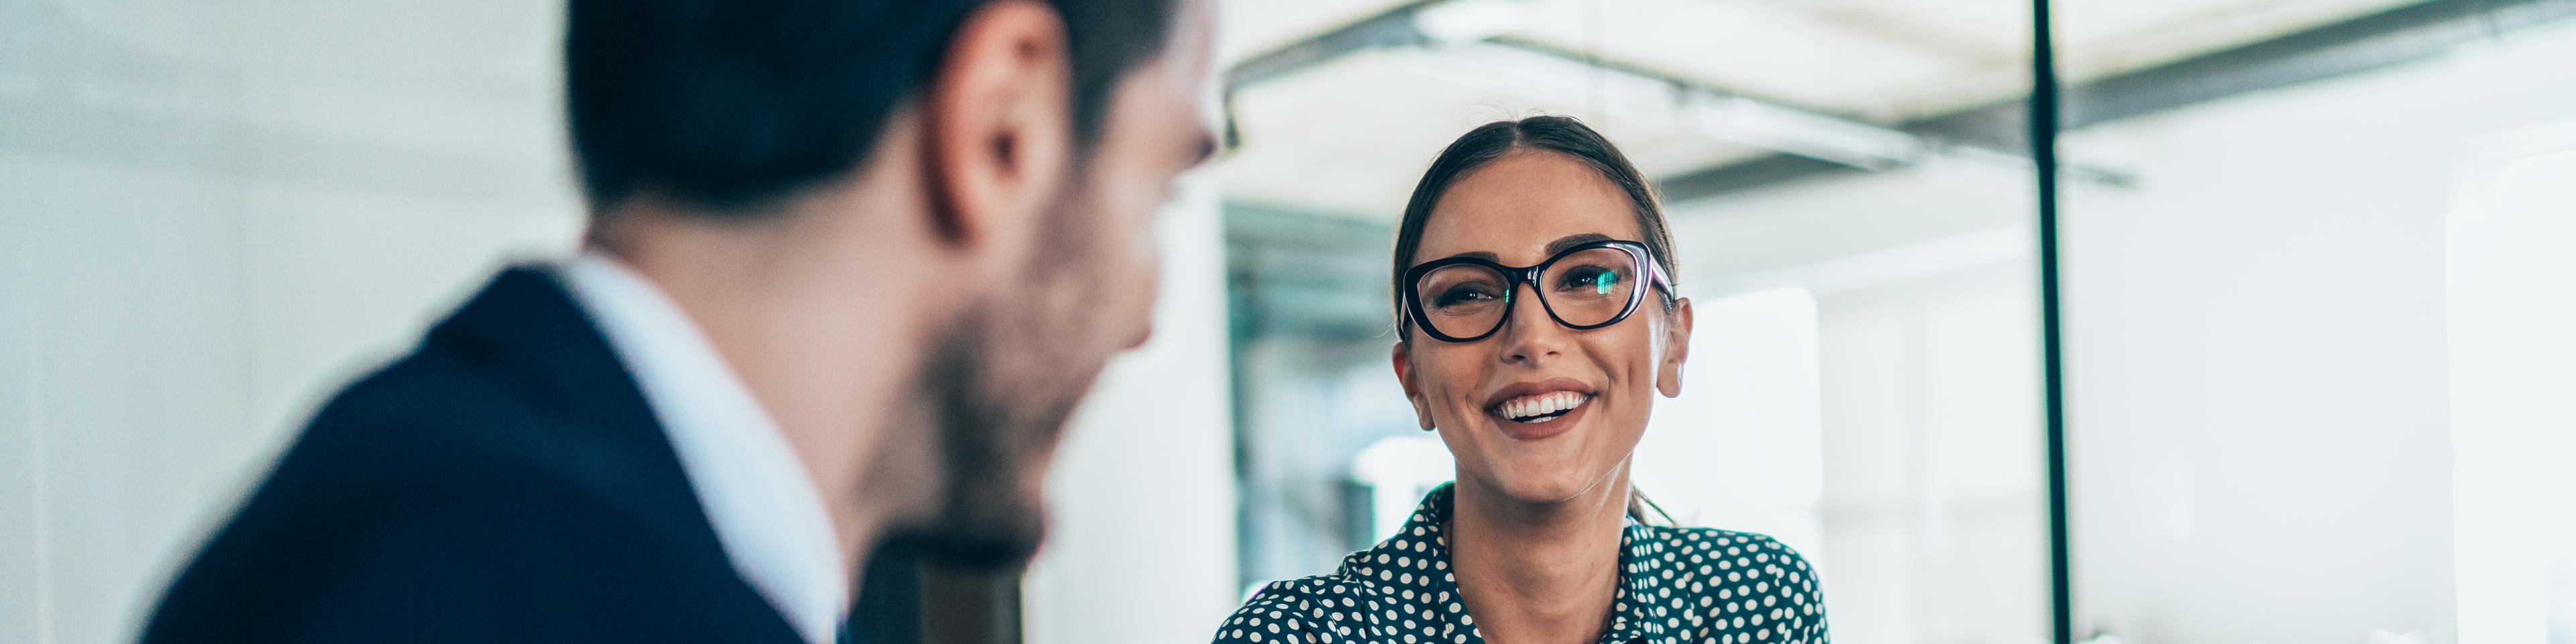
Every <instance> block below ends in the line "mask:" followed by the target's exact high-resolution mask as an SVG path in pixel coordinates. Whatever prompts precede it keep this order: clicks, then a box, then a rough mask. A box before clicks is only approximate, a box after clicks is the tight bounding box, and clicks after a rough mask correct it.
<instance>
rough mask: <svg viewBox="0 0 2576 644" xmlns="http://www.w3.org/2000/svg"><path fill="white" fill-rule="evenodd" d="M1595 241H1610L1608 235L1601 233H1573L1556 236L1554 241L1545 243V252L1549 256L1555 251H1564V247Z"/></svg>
mask: <svg viewBox="0 0 2576 644" xmlns="http://www.w3.org/2000/svg"><path fill="white" fill-rule="evenodd" d="M1597 241H1610V236H1609V235H1604V234H1601V233H1575V234H1572V235H1566V236H1564V237H1558V238H1556V241H1552V242H1548V243H1547V254H1548V255H1549V256H1554V255H1556V254H1557V253H1562V252H1565V249H1568V248H1573V247H1575V246H1578V245H1582V244H1589V243H1592V242H1597Z"/></svg>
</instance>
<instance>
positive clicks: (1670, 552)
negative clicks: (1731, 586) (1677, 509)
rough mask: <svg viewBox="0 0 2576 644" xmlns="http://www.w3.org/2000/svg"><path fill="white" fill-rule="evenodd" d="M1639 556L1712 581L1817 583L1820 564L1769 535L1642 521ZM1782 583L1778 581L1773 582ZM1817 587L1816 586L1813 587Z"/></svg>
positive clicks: (1634, 545)
mask: <svg viewBox="0 0 2576 644" xmlns="http://www.w3.org/2000/svg"><path fill="white" fill-rule="evenodd" d="M1639 528H1640V530H1639V533H1640V535H1641V538H1639V539H1636V540H1635V541H1638V542H1640V543H1632V544H1631V548H1633V552H1632V553H1631V554H1633V555H1634V556H1637V557H1639V558H1642V559H1645V560H1648V561H1653V562H1655V563H1654V564H1653V565H1654V566H1655V567H1659V568H1665V569H1671V570H1673V571H1674V573H1675V574H1694V573H1695V574H1696V576H1699V577H1703V578H1711V579H1712V580H1713V581H1728V582H1736V581H1775V580H1777V581H1787V582H1791V583H1792V584H1794V585H1796V586H1803V587H1807V588H1813V585H1814V580H1815V568H1814V567H1812V566H1810V565H1808V563H1807V557H1806V556H1805V555H1802V554H1799V553H1798V550H1797V549H1796V548H1791V547H1789V545H1788V544H1785V543H1781V542H1780V540H1779V539H1774V538H1772V537H1771V536H1770V535H1766V534H1761V533H1756V532H1742V531H1737V530H1724V529H1719V528H1690V527H1673V526H1656V525H1640V526H1639ZM1772 585H1777V584H1772ZM1810 592H1812V590H1811V591H1810Z"/></svg>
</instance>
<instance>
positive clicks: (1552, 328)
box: [1500, 284, 1567, 364]
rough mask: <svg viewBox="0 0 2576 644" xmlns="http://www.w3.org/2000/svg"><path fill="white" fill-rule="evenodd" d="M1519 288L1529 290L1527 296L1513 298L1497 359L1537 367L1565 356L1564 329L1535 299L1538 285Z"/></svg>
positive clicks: (1526, 285)
mask: <svg viewBox="0 0 2576 644" xmlns="http://www.w3.org/2000/svg"><path fill="white" fill-rule="evenodd" d="M1521 286H1523V287H1526V288H1528V289H1529V294H1528V296H1527V297H1514V298H1512V303H1511V306H1512V316H1511V319H1510V320H1509V321H1506V322H1504V324H1503V332H1502V339H1503V343H1502V345H1501V349H1502V355H1501V356H1500V357H1501V358H1502V361H1503V362H1506V363H1513V362H1518V363H1528V364H1537V363H1538V362H1540V361H1542V360H1546V359H1549V358H1554V357H1556V356H1558V355H1560V354H1562V353H1564V345H1565V342H1566V331H1567V329H1566V328H1565V327H1564V326H1562V325H1559V324H1557V323H1556V318H1553V317H1549V316H1548V314H1547V305H1546V304H1545V303H1543V302H1540V301H1539V299H1538V285H1537V284H1522V285H1521ZM1513 294H1514V295H1515V296H1518V295H1519V294H1520V293H1519V292H1518V291H1515V292H1514V293H1513Z"/></svg>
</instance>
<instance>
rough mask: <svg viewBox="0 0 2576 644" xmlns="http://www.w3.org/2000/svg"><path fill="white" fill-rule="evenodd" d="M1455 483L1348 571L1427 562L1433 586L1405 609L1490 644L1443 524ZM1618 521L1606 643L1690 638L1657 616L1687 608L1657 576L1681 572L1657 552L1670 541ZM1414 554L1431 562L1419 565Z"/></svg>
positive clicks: (1377, 572)
mask: <svg viewBox="0 0 2576 644" xmlns="http://www.w3.org/2000/svg"><path fill="white" fill-rule="evenodd" d="M1455 487H1456V484H1455V483H1442V484H1440V487H1437V488H1433V489H1432V490H1431V493H1430V494H1428V495H1425V496H1423V497H1422V504H1421V505H1419V506H1416V507H1415V508H1414V511H1413V516H1412V517H1410V518H1408V519H1406V520H1405V522H1404V527H1403V528H1401V529H1399V530H1397V531H1396V535H1395V536H1394V537H1393V538H1390V539H1387V540H1386V541H1384V542H1381V543H1379V544H1377V546H1376V547H1374V548H1370V549H1368V550H1363V551H1360V552H1358V553H1355V554H1353V555H1352V556H1351V558H1350V559H1348V560H1346V561H1344V562H1343V563H1342V573H1343V574H1344V575H1345V576H1349V575H1354V574H1356V575H1357V576H1359V577H1361V578H1363V579H1378V578H1380V576H1389V577H1387V578H1388V579H1392V577H1391V576H1390V575H1398V574H1404V575H1409V574H1413V573H1411V572H1406V571H1405V570H1406V569H1419V570H1425V571H1426V572H1423V573H1422V575H1421V577H1420V579H1422V580H1424V581H1427V582H1428V584H1427V586H1428V590H1425V591H1421V592H1419V593H1414V592H1410V591H1408V592H1407V594H1406V595H1404V596H1403V597H1402V600H1403V601H1407V602H1409V603H1410V604H1411V605H1413V606H1415V610H1413V611H1406V612H1408V613H1429V614H1437V615H1441V616H1443V617H1444V618H1445V619H1446V620H1447V621H1448V622H1449V626H1452V627H1464V628H1463V629H1462V630H1465V631H1466V633H1465V635H1466V636H1467V638H1468V639H1467V640H1465V641H1466V642H1467V643H1468V644H1483V642H1484V641H1485V635H1484V633H1483V632H1482V631H1481V630H1479V629H1477V628H1474V626H1475V619H1474V618H1473V617H1470V616H1468V615H1467V611H1466V607H1465V604H1464V603H1463V602H1461V601H1460V600H1459V592H1458V581H1457V577H1456V576H1455V575H1454V574H1452V571H1451V570H1450V568H1449V536H1448V535H1447V534H1445V533H1444V532H1443V530H1442V526H1445V525H1447V524H1448V523H1449V516H1450V512H1451V511H1452V510H1453V509H1454V508H1455V505H1454V502H1455V497H1456V494H1457V491H1456V489H1455ZM1619 524H1620V525H1619V577H1620V583H1619V590H1618V592H1617V594H1615V595H1613V596H1612V597H1611V599H1610V628H1609V629H1608V630H1607V631H1605V632H1604V633H1603V635H1602V637H1601V640H1600V641H1601V644H1634V643H1638V642H1643V643H1645V644H1683V643H1682V641H1681V639H1680V638H1679V637H1677V636H1676V634H1674V633H1670V632H1667V629H1665V628H1664V623H1665V620H1663V619H1658V618H1659V617H1665V616H1667V615H1668V614H1669V612H1670V611H1674V610H1680V609H1681V607H1682V605H1683V604H1682V602H1681V600H1680V599H1679V598H1676V597H1672V596H1671V591H1669V590H1661V589H1657V588H1656V587H1655V586H1654V584H1652V583H1650V580H1652V579H1654V578H1655V577H1656V576H1658V575H1662V576H1667V577H1668V576H1671V575H1673V574H1674V573H1673V572H1672V571H1668V570H1663V569H1662V567H1661V566H1659V565H1658V564H1659V563H1661V562H1660V560H1659V559H1658V558H1657V557H1655V556H1654V555H1656V554H1658V553H1660V552H1662V550H1663V548H1664V545H1663V544H1662V542H1660V541H1658V540H1656V539H1655V538H1654V535H1653V533H1652V530H1653V528H1651V527H1649V526H1647V525H1645V524H1642V523H1638V522H1637V520H1636V519H1633V518H1629V517H1625V516H1622V517H1620V519H1619ZM1414 562H1425V563H1424V564H1423V565H1421V566H1415V565H1413V564H1414ZM1408 581H1410V580H1408ZM1442 635H1443V636H1444V637H1445V636H1449V635H1451V634H1450V633H1446V632H1444V633H1442Z"/></svg>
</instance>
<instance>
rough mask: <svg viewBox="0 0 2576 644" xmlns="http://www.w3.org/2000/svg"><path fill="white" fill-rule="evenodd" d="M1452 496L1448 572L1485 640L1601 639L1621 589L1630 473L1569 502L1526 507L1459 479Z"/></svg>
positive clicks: (1552, 642)
mask: <svg viewBox="0 0 2576 644" xmlns="http://www.w3.org/2000/svg"><path fill="white" fill-rule="evenodd" d="M1621 469H1622V470H1625V469H1626V468H1625V466H1624V465H1623V466H1622V467H1621ZM1453 494H1454V497H1453V498H1452V500H1451V507H1452V510H1451V511H1450V514H1449V527H1448V528H1446V529H1445V530H1444V531H1443V532H1444V533H1446V534H1447V535H1448V536H1449V565H1450V568H1451V570H1453V571H1454V572H1455V573H1456V574H1457V577H1458V593H1459V596H1460V597H1461V598H1462V599H1463V600H1464V601H1465V602H1466V604H1467V612H1468V614H1469V615H1471V616H1473V617H1474V618H1475V619H1476V626H1477V628H1479V629H1481V630H1482V631H1483V632H1484V637H1485V641H1487V642H1492V643H1494V644H1590V643H1591V642H1594V641H1597V640H1599V639H1600V638H1601V633H1602V632H1603V629H1605V628H1607V627H1608V625H1609V622H1610V605H1611V601H1612V600H1613V599H1614V598H1616V597H1617V595H1618V592H1619V583H1620V575H1619V547H1620V545H1619V543H1620V530H1621V522H1620V517H1621V516H1622V514H1623V513H1624V512H1625V511H1626V510H1627V499H1628V477H1627V476H1626V472H1624V471H1622V472H1616V473H1613V475H1612V476H1611V477H1610V479H1609V480H1608V482H1605V483H1603V484H1601V485H1599V486H1596V489H1594V490H1592V491H1588V492H1585V493H1583V494H1581V495H1578V496H1576V497H1575V498H1573V499H1570V500H1567V501H1565V502H1562V503H1552V504H1544V505H1533V504H1527V503H1522V502H1519V501H1515V500H1512V499H1510V498H1509V497H1507V496H1505V495H1503V494H1502V493H1501V491H1499V490H1495V489H1492V488H1491V487H1487V486H1484V485H1481V484H1478V483H1477V482H1475V481H1472V480H1470V479H1468V478H1467V477H1459V480H1458V483H1457V484H1456V486H1455V487H1454V493H1453Z"/></svg>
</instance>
